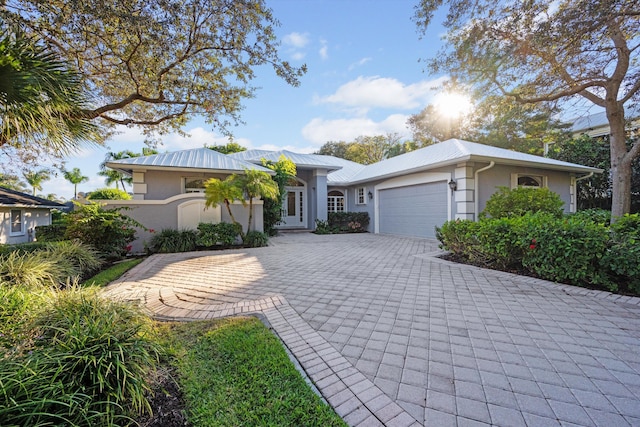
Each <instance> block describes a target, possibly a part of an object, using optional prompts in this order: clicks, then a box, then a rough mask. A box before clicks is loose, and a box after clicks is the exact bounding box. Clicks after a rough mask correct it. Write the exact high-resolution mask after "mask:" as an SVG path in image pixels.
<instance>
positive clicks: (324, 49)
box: [318, 40, 329, 61]
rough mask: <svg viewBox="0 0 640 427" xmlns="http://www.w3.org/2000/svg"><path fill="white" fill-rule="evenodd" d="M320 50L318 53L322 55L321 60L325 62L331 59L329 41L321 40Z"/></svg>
mask: <svg viewBox="0 0 640 427" xmlns="http://www.w3.org/2000/svg"><path fill="white" fill-rule="evenodd" d="M320 45H321V47H320V50H319V51H318V54H319V55H320V58H321V59H322V60H323V61H324V60H326V59H328V58H329V46H328V45H327V41H326V40H320Z"/></svg>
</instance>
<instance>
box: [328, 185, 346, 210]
mask: <svg viewBox="0 0 640 427" xmlns="http://www.w3.org/2000/svg"><path fill="white" fill-rule="evenodd" d="M327 212H344V194H343V193H342V191H337V190H333V191H329V193H328V194H327Z"/></svg>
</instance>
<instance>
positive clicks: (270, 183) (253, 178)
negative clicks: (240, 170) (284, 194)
mask: <svg viewBox="0 0 640 427" xmlns="http://www.w3.org/2000/svg"><path fill="white" fill-rule="evenodd" d="M204 194H205V197H206V206H207V207H210V206H217V205H220V204H224V205H225V206H226V207H227V212H229V217H231V221H233V223H234V224H238V225H239V226H240V227H239V228H240V237H242V240H244V237H245V233H244V231H243V229H242V226H241V225H240V223H239V222H238V221H236V219H235V217H234V216H233V212H231V203H233V202H234V201H236V200H239V201H240V202H241V203H242V206H246V205H247V200H245V197H246V199H248V200H249V224H248V225H247V232H249V231H250V230H251V220H252V219H253V199H254V197H255V198H258V197H263V198H267V199H277V198H278V197H279V195H280V190H279V188H278V184H277V183H276V182H275V181H274V180H273V179H271V176H270V175H269V174H268V173H266V172H262V171H259V170H255V169H245V171H244V174H242V175H236V174H233V175H229V176H228V177H227V178H226V179H225V180H224V181H222V180H219V179H217V178H211V179H209V180H208V181H207V183H206V186H205V189H204Z"/></svg>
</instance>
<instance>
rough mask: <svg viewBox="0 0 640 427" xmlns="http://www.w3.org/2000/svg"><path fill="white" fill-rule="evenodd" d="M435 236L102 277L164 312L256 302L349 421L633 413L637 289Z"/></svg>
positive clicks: (177, 257) (570, 419)
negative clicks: (450, 247) (512, 268)
mask: <svg viewBox="0 0 640 427" xmlns="http://www.w3.org/2000/svg"><path fill="white" fill-rule="evenodd" d="M437 251H438V249H437V242H435V241H433V240H426V239H413V238H400V237H392V236H381V235H371V234H353V235H330V236H317V235H314V234H286V235H283V236H279V237H276V238H273V239H271V246H270V247H268V248H259V249H249V250H230V251H222V252H193V253H187V254H170V255H155V256H153V257H151V258H149V259H148V260H147V261H145V262H143V263H141V264H140V265H138V266H137V267H135V268H134V269H133V270H131V271H130V272H129V273H127V274H126V275H125V276H124V277H122V278H121V279H120V280H119V281H118V282H116V283H114V284H112V285H110V286H109V287H108V288H107V289H106V292H107V293H109V294H111V295H114V296H117V297H120V298H126V299H134V300H140V301H141V302H142V303H143V304H144V305H145V306H146V307H147V308H148V309H149V310H151V311H152V312H153V313H155V315H157V316H158V317H162V318H176V319H187V318H189V319H193V318H213V317H220V316H227V315H233V314H241V313H253V312H261V313H263V314H264V315H265V316H266V318H267V319H268V320H269V323H270V324H271V326H272V327H273V329H274V330H275V331H276V333H277V334H278V335H279V336H280V337H281V338H282V340H283V341H284V343H285V344H286V345H287V347H288V348H289V349H290V350H291V352H292V353H293V355H294V356H296V358H297V359H298V361H299V362H300V364H301V365H302V367H303V368H304V369H305V371H306V372H307V374H308V375H309V377H310V378H311V379H312V380H313V382H314V383H315V384H316V386H317V387H318V389H319V390H320V392H321V393H322V394H323V396H325V398H326V399H327V401H328V402H329V403H330V404H331V405H332V406H333V407H334V408H336V411H337V412H338V413H339V414H340V415H341V416H343V418H344V419H345V420H346V421H347V422H348V423H349V424H350V425H354V426H356V425H357V426H368V425H387V426H408V425H426V426H438V427H439V426H449V425H450V426H472V425H496V426H508V427H514V426H524V425H528V426H560V425H562V426H570V425H577V426H606V427H609V426H629V425H633V426H640V299H638V298H630V297H622V296H617V295H611V294H608V293H604V292H598V291H590V290H586V289H581V288H575V287H570V286H564V285H556V284H553V283H550V282H547V281H543V280H538V279H533V278H529V277H521V276H517V275H512V274H508V273H502V272H496V271H491V270H485V269H480V268H475V267H471V266H465V265H459V264H454V263H449V262H446V261H443V260H440V259H438V258H435V257H434V254H436V253H437Z"/></svg>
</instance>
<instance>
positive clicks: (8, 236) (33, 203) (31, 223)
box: [0, 187, 64, 244]
mask: <svg viewBox="0 0 640 427" xmlns="http://www.w3.org/2000/svg"><path fill="white" fill-rule="evenodd" d="M62 208H64V205H63V204H61V203H57V202H52V201H51V200H47V199H43V198H41V197H35V196H32V195H30V194H26V193H21V192H19V191H15V190H10V189H8V188H4V187H0V243H4V244H16V243H25V242H31V241H33V240H35V238H36V235H35V228H36V227H37V226H39V225H51V209H62Z"/></svg>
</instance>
